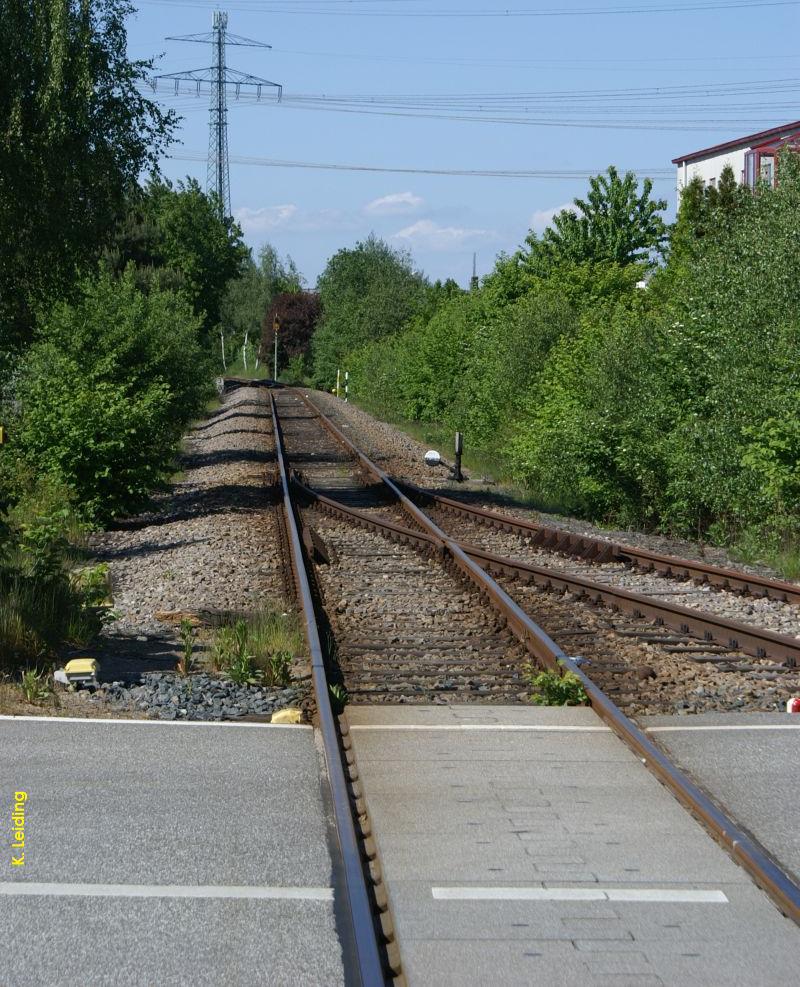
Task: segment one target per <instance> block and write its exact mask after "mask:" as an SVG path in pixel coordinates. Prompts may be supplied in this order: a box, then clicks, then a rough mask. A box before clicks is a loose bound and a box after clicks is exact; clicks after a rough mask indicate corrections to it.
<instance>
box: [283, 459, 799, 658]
mask: <svg viewBox="0 0 800 987" xmlns="http://www.w3.org/2000/svg"><path fill="white" fill-rule="evenodd" d="M292 482H293V483H294V484H296V485H297V488H298V490H299V491H301V492H302V495H303V496H305V497H307V498H309V499H312V500H314V501H315V502H316V503H318V504H319V505H320V506H322V507H324V508H325V510H327V511H329V512H330V513H333V514H336V513H338V514H339V516H340V517H345V518H349V519H350V520H351V521H353V520H355V521H357V522H358V523H362V524H366V525H370V524H374V525H375V527H376V528H382V529H384V530H387V531H388V530H392V529H393V530H394V532H395V534H396V535H397V536H398V537H399V538H400V539H401V540H403V541H405V542H406V543H408V544H418V545H420V546H423V545H424V544H425V543H431V542H432V543H433V544H434V545H437V546H441V545H442V542H441V540H439V541H437V540H435V539H434V538H433V537H432V536H431V535H430V534H427V535H426V534H423V533H422V532H418V531H412V530H411V529H410V528H402V527H400V526H399V525H392V524H391V523H389V522H386V521H382V520H381V521H379V520H378V519H376V518H374V517H372V516H371V515H368V514H364V513H362V512H361V511H358V510H357V509H355V508H351V507H347V506H345V505H344V504H339V503H338V502H337V501H335V500H332V499H331V498H329V497H325V496H324V495H323V494H319V493H317V492H316V491H314V490H311V489H310V488H309V487H306V486H305V485H304V484H302V483H300V482H299V481H298V480H297V479H296V478H293V480H292ZM455 544H457V545H458V546H459V548H461V549H462V550H463V552H464V553H465V554H466V555H467V556H469V558H470V559H473V560H474V561H475V562H477V563H478V564H479V565H480V566H481V567H482V568H484V569H486V570H487V571H488V572H489V573H492V572H501V573H503V574H505V575H508V576H511V577H512V578H513V579H521V580H522V581H524V582H528V583H532V584H534V585H536V586H541V587H542V588H544V589H551V590H561V591H563V590H567V591H569V592H571V593H575V594H576V595H578V596H580V597H582V598H583V599H586V600H589V601H590V602H593V603H602V604H604V605H605V606H607V607H610V608H611V609H613V610H619V611H621V612H623V613H627V614H630V615H631V616H633V617H636V618H640V619H642V620H651V621H653V623H655V624H657V625H658V626H662V627H669V628H671V629H672V630H676V631H679V632H680V633H681V634H686V635H688V636H689V637H694V638H698V639H699V640H701V641H703V642H704V643H706V644H719V645H721V646H723V647H725V648H730V649H731V650H737V651H743V652H744V653H745V654H748V655H753V656H754V657H756V658H770V659H772V660H774V661H776V662H779V663H783V664H786V665H788V666H789V667H795V666H797V665H800V639H798V638H795V637H791V636H789V635H788V634H777V633H776V632H775V631H769V630H766V629H765V628H762V627H758V626H756V625H751V624H743V623H740V622H739V621H737V620H730V619H729V618H727V617H718V616H716V615H715V614H710V613H705V612H703V611H700V610H693V609H691V608H690V607H683V606H680V605H679V604H677V603H668V602H662V601H660V600H653V599H651V598H650V597H649V596H646V595H644V594H642V593H635V592H633V591H632V590H626V589H622V588H618V587H615V586H608V585H606V584H605V583H598V582H595V581H594V580H592V579H588V578H587V577H586V576H577V575H571V574H569V573H564V572H562V571H561V570H559V569H548V568H545V567H544V566H539V565H533V564H531V563H529V562H523V561H521V560H518V559H510V558H507V557H505V556H500V555H494V554H492V553H491V552H487V551H485V550H484V549H482V548H477V547H476V546H474V545H469V544H467V543H465V542H460V541H457V542H455Z"/></svg>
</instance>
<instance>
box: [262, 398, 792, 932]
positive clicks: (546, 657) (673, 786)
mask: <svg viewBox="0 0 800 987" xmlns="http://www.w3.org/2000/svg"><path fill="white" fill-rule="evenodd" d="M300 397H301V399H302V401H303V402H304V403H305V404H306V406H307V407H308V408H309V409H310V410H311V411H312V412H313V414H314V415H315V416H316V417H317V418H318V420H319V422H320V424H321V425H322V426H323V427H324V428H325V429H327V430H328V432H330V434H331V435H333V436H334V438H335V439H336V440H337V442H339V443H340V444H341V445H342V446H343V448H345V449H346V450H347V451H348V452H349V454H350V456H351V457H352V458H354V459H355V460H356V461H357V462H358V463H359V465H360V467H361V468H362V469H363V471H364V472H365V473H366V474H367V475H369V476H370V477H371V478H372V480H373V482H375V483H376V484H378V485H380V486H381V487H382V489H384V490H385V491H388V492H389V493H390V494H391V495H392V497H393V498H394V500H395V503H396V504H397V505H398V506H399V507H401V508H402V510H403V511H404V512H405V513H406V514H407V515H408V517H409V518H410V519H411V521H412V523H413V525H414V526H415V527H417V528H419V529H420V531H419V532H417V531H413V530H411V529H407V530H406V529H405V526H402V525H397V524H396V523H393V522H392V521H390V520H389V519H387V518H380V517H376V516H374V515H370V516H369V522H370V523H371V524H372V525H374V526H375V527H376V529H377V528H381V527H383V528H385V529H386V530H387V531H388V530H390V529H392V528H393V529H394V531H393V534H394V535H395V536H396V537H397V536H399V537H401V538H402V539H404V540H406V541H411V540H419V541H421V542H424V543H425V545H426V547H427V548H428V549H429V550H430V549H433V553H432V554H433V557H438V558H439V559H440V560H441V561H443V562H444V561H448V562H450V563H451V564H452V565H454V566H455V567H456V568H457V569H458V570H459V571H460V572H461V573H462V574H463V575H464V576H465V577H466V578H467V579H468V580H469V581H471V582H472V584H473V585H474V586H475V587H476V588H477V589H478V590H479V591H480V593H481V596H482V598H484V599H485V600H487V601H488V602H489V603H490V604H491V605H492V606H493V607H494V608H495V610H496V611H497V612H498V613H499V614H500V615H501V617H502V619H503V621H504V622H505V624H506V626H507V627H508V628H509V630H510V631H511V632H512V633H513V634H514V635H515V636H516V637H517V638H518V640H519V641H520V642H521V643H522V644H523V645H524V647H525V648H526V649H527V651H528V653H529V654H530V655H531V656H532V658H534V659H535V660H536V661H537V662H538V663H539V664H542V665H545V666H547V667H549V668H552V669H561V670H565V671H569V672H572V673H573V674H574V675H575V676H577V677H578V679H580V681H581V683H582V685H583V688H584V690H585V691H586V694H587V696H588V698H589V702H590V704H591V706H592V707H593V709H594V710H595V712H596V713H598V715H599V716H600V717H601V718H602V719H603V720H604V721H605V722H606V723H607V724H608V725H609V726H610V728H611V729H612V730H613V731H614V732H615V733H616V734H617V736H619V737H620V739H622V740H623V741H624V742H625V743H626V744H627V745H628V746H629V747H630V748H631V749H632V750H633V751H634V752H635V753H636V754H637V756H639V757H640V758H641V760H642V761H643V763H644V764H645V765H646V766H647V767H648V768H649V770H650V771H652V772H653V773H654V774H655V775H656V777H657V778H658V779H659V780H660V781H661V782H662V783H663V784H665V785H666V786H667V787H668V788H669V789H670V790H671V791H672V793H673V794H674V795H675V796H676V797H677V798H678V800H679V801H680V802H681V803H682V804H683V805H685V806H686V807H687V808H688V809H689V810H690V811H691V812H692V813H693V814H694V815H695V816H696V817H697V818H699V819H700V820H701V821H702V822H703V824H704V825H705V826H706V828H707V829H708V830H709V832H711V834H712V835H713V836H714V837H715V838H716V839H717V840H718V841H719V842H720V843H721V844H722V845H723V846H724V847H725V848H726V849H727V850H728V852H729V853H730V854H731V856H732V857H733V858H734V859H735V860H736V861H737V862H738V863H739V864H741V866H743V867H744V868H745V869H746V870H747V871H748V873H750V874H751V876H752V877H753V879H754V880H755V881H756V883H757V884H758V885H760V886H761V887H762V888H763V889H764V890H765V891H766V892H767V893H768V894H769V895H770V896H771V898H772V899H773V901H775V903H776V904H777V905H778V907H779V908H780V909H781V911H782V912H784V914H786V915H787V916H788V917H789V918H791V919H792V920H793V921H794V922H796V923H798V924H800V887H798V886H797V885H796V884H795V883H794V882H793V881H791V880H790V879H789V877H788V876H787V875H786V874H785V873H784V872H783V871H782V870H781V869H780V868H779V867H778V866H777V865H776V864H775V863H774V862H773V861H772V860H771V859H770V858H769V856H768V855H767V854H766V853H765V851H764V850H763V849H762V848H761V847H760V846H758V845H757V844H756V843H755V842H754V841H753V840H752V839H750V838H749V837H748V836H747V834H746V833H744V832H743V831H742V830H741V829H740V828H739V827H738V826H737V825H736V824H735V823H734V822H733V821H732V820H731V819H729V818H728V817H727V815H726V814H725V813H724V812H722V811H721V810H720V809H719V808H718V807H717V806H716V805H715V804H714V803H713V802H712V801H711V799H709V797H708V796H707V795H706V794H705V793H704V792H703V791H701V790H700V789H699V788H698V787H697V786H696V785H694V784H693V783H692V782H691V781H690V780H689V779H688V778H687V777H686V776H685V775H684V774H683V773H682V772H681V771H680V770H679V769H677V768H676V766H675V765H674V764H673V763H672V761H671V760H670V759H669V758H668V757H667V756H666V755H665V754H664V753H663V752H662V751H661V750H660V749H659V748H657V747H656V746H655V745H654V744H653V743H652V742H651V741H650V740H649V739H648V738H647V737H646V736H645V734H644V732H643V731H642V730H640V729H639V727H638V726H636V724H635V723H633V721H632V720H630V719H629V718H628V717H627V716H625V715H624V713H622V711H621V710H620V709H619V708H618V707H617V706H616V705H615V704H614V703H613V702H612V700H611V699H609V697H608V696H607V695H606V694H605V693H604V692H603V691H602V690H600V689H599V688H598V687H597V686H596V685H595V683H594V682H592V680H591V679H590V678H589V677H588V676H587V675H586V674H585V673H584V672H583V671H582V669H581V668H580V667H579V665H577V664H576V663H575V662H574V661H573V660H572V659H570V658H569V657H568V656H567V655H566V654H565V653H564V652H563V651H562V649H561V648H560V647H559V646H558V645H557V644H556V643H555V642H554V641H553V640H552V639H551V638H550V637H549V636H548V635H547V634H546V633H545V631H544V630H542V628H541V627H539V626H538V625H537V624H536V623H534V621H533V620H532V619H531V618H530V617H529V616H528V614H527V613H525V612H524V610H523V609H522V608H521V607H520V606H519V605H518V604H517V603H515V602H514V601H513V600H512V599H511V597H510V596H509V595H508V594H507V593H506V592H505V591H504V590H503V589H502V588H501V587H500V586H499V585H498V584H497V583H496V582H495V581H494V579H493V578H492V577H491V576H490V575H489V573H488V572H487V571H486V570H485V569H484V568H482V567H481V566H480V565H479V564H478V563H477V562H476V561H475V559H474V558H473V557H471V555H470V553H468V552H467V551H465V550H464V548H462V547H461V545H459V544H458V542H457V541H456V540H455V539H454V538H452V537H451V536H450V535H449V534H447V533H446V532H444V531H443V530H442V529H441V528H440V527H439V526H438V525H437V524H436V523H435V522H434V521H432V520H431V519H430V518H429V517H428V516H427V515H426V514H425V513H424V512H423V511H422V510H421V508H420V507H419V506H418V505H417V504H415V503H414V502H413V501H412V500H411V499H410V498H409V497H408V496H407V495H406V494H404V493H403V492H402V490H401V489H400V488H399V487H398V485H397V484H395V483H394V482H393V481H392V480H391V479H390V478H389V477H388V476H387V474H386V473H384V472H383V471H382V470H381V469H380V468H379V467H377V466H376V465H375V464H374V463H373V462H372V461H371V460H369V459H368V458H367V457H366V456H365V455H364V453H363V452H361V451H360V450H359V449H358V448H357V447H356V446H355V445H354V444H353V443H352V442H351V441H350V440H349V439H348V438H347V437H346V436H345V435H344V434H343V433H342V432H341V431H340V430H339V429H338V428H337V427H336V425H334V424H333V422H332V421H330V419H329V418H327V416H325V415H324V414H323V413H322V412H321V411H320V410H319V409H318V408H317V407H316V406H315V405H314V404H313V402H311V401H310V399H309V398H308V397H307V396H305V395H303V394H300ZM273 414H274V415H275V428H276V437H277V435H278V434H279V431H280V425H279V418H278V414H277V411H276V409H275V402H274V395H273ZM281 452H282V447H281ZM281 483H282V486H283V492H284V504H285V508H286V512H287V515H288V516H291V517H293V516H294V511H293V507H292V500H291V497H292V486H296V485H290V482H289V476H288V471H287V469H286V466H285V464H284V463H283V462H282V463H281ZM341 509H342V510H343V511H346V509H345V508H341ZM351 513H352V511H351ZM398 529H400V530H398ZM420 534H424V535H425V536H427V537H424V538H420ZM295 543H296V547H295ZM307 545H308V540H307ZM292 547H293V551H292V554H293V559H294V560H296V561H295V566H296V569H297V570H300V569H302V568H303V556H302V546H301V536H300V535H299V534H298V532H297V531H296V530H295V531H294V534H293V546H292ZM500 561H502V562H507V561H509V560H500ZM303 571H304V570H303ZM553 575H554V576H556V575H558V574H556V573H553ZM298 579H299V575H298ZM305 585H306V586H307V585H308V584H307V580H306V584H305ZM597 591H603V592H606V591H608V587H605V586H600V585H598V586H597ZM631 595H632V594H627V593H626V596H631ZM645 599H647V598H645ZM637 605H640V606H643V605H644V604H643V603H640V602H639V601H637ZM650 605H654V604H653V602H652V601H648V606H650ZM308 606H309V608H310V607H311V598H310V594H309V595H308ZM657 606H658V607H659V608H661V607H663V606H664V605H663V604H660V603H659V604H658V605H657ZM679 609H680V610H684V609H685V608H679ZM311 613H312V611H311V610H310V609H309V610H307V611H306V619H307V623H309V624H310V623H313V618H312V617H311V616H309V615H310V614H311ZM690 613H694V611H690ZM681 616H683V614H681ZM705 616H706V615H703V618H704V619H705ZM712 619H713V618H712ZM728 623H732V622H728ZM738 628H739V625H737V630H738ZM744 630H747V631H748V632H749V630H750V629H749V628H744ZM313 633H314V636H316V639H317V648H318V656H317V655H315V656H314V661H315V663H318V665H319V669H320V672H321V675H322V682H324V665H323V659H322V654H321V650H320V649H319V644H318V636H317V635H316V629H314V632H313ZM767 633H769V632H767ZM774 636H775V637H778V638H780V637H781V635H774ZM787 640H791V639H787ZM316 681H317V678H316V675H315V682H316ZM340 766H341V765H340Z"/></svg>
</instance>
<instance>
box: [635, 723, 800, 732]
mask: <svg viewBox="0 0 800 987" xmlns="http://www.w3.org/2000/svg"><path fill="white" fill-rule="evenodd" d="M715 730H729V731H736V730H800V723H753V724H750V725H748V724H745V723H742V724H738V723H737V724H733V723H731V724H730V725H725V724H719V725H717V724H707V725H706V726H695V727H692V726H685V727H645V731H646V732H647V733H701V732H706V731H715Z"/></svg>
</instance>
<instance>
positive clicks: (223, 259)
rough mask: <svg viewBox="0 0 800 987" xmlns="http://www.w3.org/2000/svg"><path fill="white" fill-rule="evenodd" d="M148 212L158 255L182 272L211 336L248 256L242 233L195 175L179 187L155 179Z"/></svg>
mask: <svg viewBox="0 0 800 987" xmlns="http://www.w3.org/2000/svg"><path fill="white" fill-rule="evenodd" d="M146 212H147V213H149V214H150V215H151V216H152V218H153V221H154V224H155V227H156V229H157V230H158V246H157V250H158V254H159V255H160V257H161V258H162V259H163V263H164V265H165V266H166V267H168V268H172V269H173V270H176V271H178V272H180V274H181V277H182V278H183V280H184V290H185V291H186V292H187V293H188V296H189V298H190V299H191V302H192V306H193V308H194V311H195V313H196V314H197V315H198V316H200V318H201V319H202V320H203V328H204V332H205V337H206V339H208V338H209V337H210V336H211V334H212V333H213V332H215V331H216V328H217V326H218V325H219V322H220V310H221V307H222V301H223V298H224V296H225V292H226V290H227V288H228V285H229V283H230V282H231V281H233V280H234V279H235V278H236V277H237V275H238V274H239V272H240V270H241V266H242V264H243V263H244V262H245V259H246V258H247V256H248V250H247V248H246V247H245V245H244V243H243V242H242V231H241V230H240V229H239V226H238V225H237V224H236V223H235V222H234V220H232V219H230V218H229V217H225V218H224V219H222V218H220V215H219V210H218V209H217V206H216V201H215V196H214V195H213V194H212V195H206V193H205V192H204V191H203V190H202V189H201V188H200V185H199V184H198V183H197V182H196V181H195V180H194V179H192V178H189V179H187V180H186V181H185V182H178V185H177V187H173V186H172V185H171V184H170V183H169V182H164V181H154V182H152V183H151V185H150V187H149V188H148V190H147V201H146Z"/></svg>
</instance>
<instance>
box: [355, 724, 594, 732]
mask: <svg viewBox="0 0 800 987" xmlns="http://www.w3.org/2000/svg"><path fill="white" fill-rule="evenodd" d="M350 729H351V730H454V731H455V730H497V731H504V732H505V733H610V732H611V731H610V728H609V727H601V726H591V727H590V726H554V725H549V724H548V725H544V724H539V725H533V724H512V723H507V724H502V723H497V724H495V723H463V724H449V723H445V724H440V723H435V724H434V723H432V724H430V725H426V724H424V723H414V724H411V723H351V724H350Z"/></svg>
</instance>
